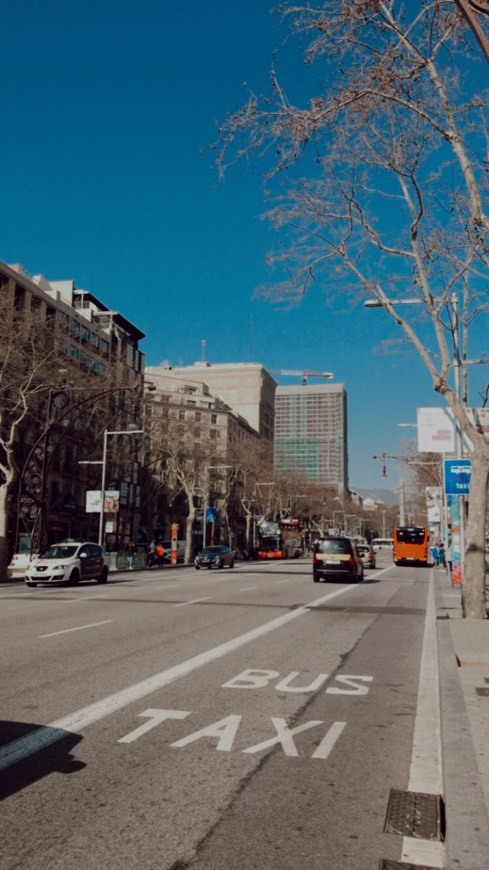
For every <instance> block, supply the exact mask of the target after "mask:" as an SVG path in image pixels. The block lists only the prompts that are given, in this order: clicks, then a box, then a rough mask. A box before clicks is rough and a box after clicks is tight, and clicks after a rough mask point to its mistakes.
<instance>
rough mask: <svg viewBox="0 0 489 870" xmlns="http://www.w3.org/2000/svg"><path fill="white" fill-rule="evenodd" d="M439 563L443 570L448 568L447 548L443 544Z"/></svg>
mask: <svg viewBox="0 0 489 870" xmlns="http://www.w3.org/2000/svg"><path fill="white" fill-rule="evenodd" d="M438 563H439V565H440V567H441V568H446V567H447V563H446V556H445V547H444V546H443V544H440V549H439V550H438Z"/></svg>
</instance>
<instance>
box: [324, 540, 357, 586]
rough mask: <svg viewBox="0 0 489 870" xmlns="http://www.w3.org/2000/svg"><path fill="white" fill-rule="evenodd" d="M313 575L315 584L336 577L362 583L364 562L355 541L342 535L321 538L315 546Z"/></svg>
mask: <svg viewBox="0 0 489 870" xmlns="http://www.w3.org/2000/svg"><path fill="white" fill-rule="evenodd" d="M312 573H313V578H314V582H315V583H319V582H320V580H329V579H331V578H334V577H336V578H337V579H344V580H353V581H354V582H361V581H362V580H363V575H364V572H363V562H362V560H361V558H360V553H359V552H358V547H357V545H356V543H355V541H353V540H352V539H351V538H346V537H343V536H340V535H337V536H331V537H328V538H320V540H319V541H316V543H315V544H314V551H313V557H312Z"/></svg>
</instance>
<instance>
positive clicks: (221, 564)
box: [217, 559, 224, 568]
mask: <svg viewBox="0 0 489 870" xmlns="http://www.w3.org/2000/svg"><path fill="white" fill-rule="evenodd" d="M217 567H218V568H224V561H223V560H222V559H219V561H218V563H217Z"/></svg>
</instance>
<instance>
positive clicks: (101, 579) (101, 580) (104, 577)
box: [97, 565, 109, 583]
mask: <svg viewBox="0 0 489 870" xmlns="http://www.w3.org/2000/svg"><path fill="white" fill-rule="evenodd" d="M108 576H109V569H108V568H107V565H105V566H104V567H103V568H102V573H101V575H100V577H97V583H107V577H108Z"/></svg>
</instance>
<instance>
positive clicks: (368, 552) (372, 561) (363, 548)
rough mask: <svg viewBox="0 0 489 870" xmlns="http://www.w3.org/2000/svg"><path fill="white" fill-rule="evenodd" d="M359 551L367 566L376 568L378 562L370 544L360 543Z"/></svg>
mask: <svg viewBox="0 0 489 870" xmlns="http://www.w3.org/2000/svg"><path fill="white" fill-rule="evenodd" d="M357 546H358V552H359V553H360V558H361V560H362V562H363V564H364V567H365V568H375V566H376V564H377V562H376V558H375V553H374V551H373V547H371V546H370V544H358V545H357Z"/></svg>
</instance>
